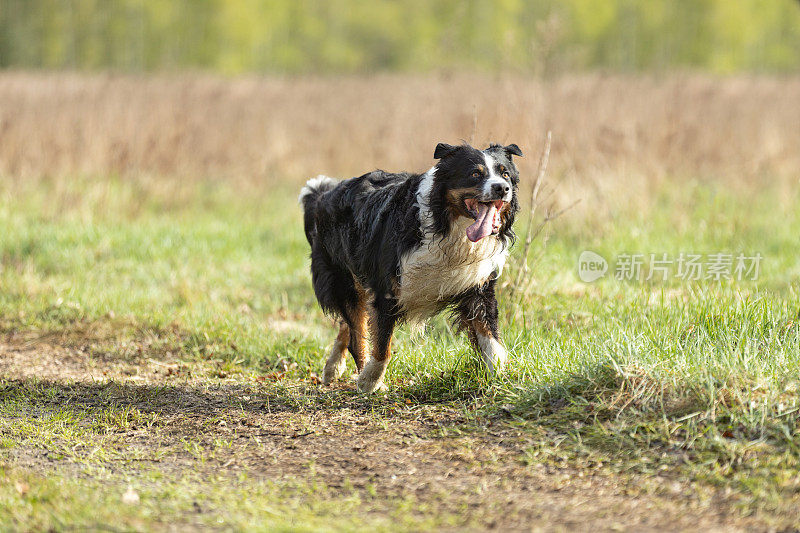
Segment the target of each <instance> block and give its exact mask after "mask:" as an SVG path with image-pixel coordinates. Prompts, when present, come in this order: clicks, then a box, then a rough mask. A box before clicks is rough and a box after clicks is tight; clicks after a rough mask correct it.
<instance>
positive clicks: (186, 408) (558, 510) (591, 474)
mask: <svg viewBox="0 0 800 533" xmlns="http://www.w3.org/2000/svg"><path fill="white" fill-rule="evenodd" d="M273 377H278V376H273ZM0 378H1V379H2V380H0V385H2V388H0V393H3V391H5V392H8V391H10V390H13V389H19V390H22V389H25V388H26V387H31V383H36V381H34V378H35V380H39V384H40V385H41V384H42V382H44V384H45V385H46V386H47V388H48V389H49V390H50V391H51V392H50V393H49V394H48V395H46V397H44V396H43V397H37V396H35V395H33V396H32V400H31V401H32V402H33V403H34V405H35V406H36V408H37V410H38V411H39V412H41V413H46V412H47V410H48V409H52V408H55V407H57V406H61V405H64V404H68V405H70V406H72V408H73V409H76V410H83V411H84V412H87V413H92V412H93V410H96V409H98V408H100V407H102V406H105V405H108V404H109V403H113V404H114V405H117V406H126V407H130V408H135V409H136V410H137V412H139V413H141V415H140V420H139V421H138V422H136V421H134V423H133V424H131V425H128V426H126V427H122V428H120V429H119V430H118V431H117V433H116V434H115V435H114V438H113V439H111V441H110V443H109V446H111V447H113V448H115V449H116V450H118V451H120V453H126V454H134V455H136V456H137V457H142V458H143V461H142V462H141V463H139V464H140V466H138V467H137V466H133V467H131V466H125V467H120V468H128V469H129V470H130V469H131V468H133V469H135V468H144V467H153V466H154V465H155V467H157V468H158V469H160V470H162V471H164V472H165V473H167V474H170V473H174V474H180V473H181V472H183V471H187V470H192V471H197V470H201V471H202V470H203V469H208V470H209V471H212V470H213V471H215V472H217V473H220V472H227V473H230V474H231V475H236V474H237V473H240V472H243V471H245V472H247V474H248V476H251V477H253V478H266V479H271V480H292V479H297V480H302V481H314V482H321V483H324V485H326V486H327V487H330V488H332V489H333V490H335V491H336V490H338V491H342V492H345V491H369V492H370V493H371V494H375V495H377V497H378V498H382V499H385V500H391V499H393V498H406V497H411V498H414V499H415V500H416V501H424V502H428V503H431V502H434V503H435V505H436V507H437V508H439V509H441V510H442V511H446V512H451V513H456V514H467V515H469V517H470V519H471V521H472V523H473V524H478V525H479V526H480V528H493V527H496V528H499V529H503V530H531V529H533V530H574V529H581V530H582V529H587V528H589V527H591V528H593V529H601V530H615V529H635V530H676V529H685V530H704V531H713V530H720V531H722V530H724V531H731V530H738V529H742V530H744V529H748V530H750V529H764V524H762V523H760V522H759V521H758V520H756V519H752V518H742V517H740V516H738V515H737V514H736V512H735V510H734V509H732V506H731V504H730V503H729V502H727V501H726V499H725V498H723V497H722V496H721V495H720V494H719V493H718V492H714V491H711V492H709V491H707V490H705V489H704V490H702V491H699V490H698V489H697V488H696V487H695V486H693V485H691V484H689V483H686V482H682V481H680V480H677V479H673V478H670V477H669V475H668V473H666V474H667V475H664V476H663V477H662V476H652V477H648V478H646V479H637V478H636V477H635V476H633V477H632V476H620V475H615V474H613V473H610V471H609V470H603V469H578V468H574V467H570V466H564V467H557V466H553V465H552V464H540V463H537V462H535V461H528V462H526V461H525V458H526V449H527V448H529V446H530V442H531V440H530V433H526V432H525V431H521V430H518V429H515V428H514V427H513V426H512V425H511V424H510V423H507V422H502V421H495V422H494V423H492V424H491V426H476V425H475V424H474V423H472V424H466V425H465V424H464V422H465V421H464V420H463V419H462V417H461V416H460V415H459V413H458V412H456V411H454V410H453V409H451V408H448V407H446V406H437V405H433V406H417V405H405V406H396V407H395V406H391V405H390V406H389V407H388V411H387V408H386V406H382V407H380V409H377V410H379V411H380V410H381V409H383V411H382V412H380V413H377V414H376V407H375V404H374V403H373V402H370V401H367V400H364V399H363V398H361V397H358V396H357V395H355V394H353V392H352V391H351V390H350V389H351V387H350V386H349V385H342V386H340V388H338V389H333V390H330V389H324V388H322V387H319V386H315V385H312V384H309V383H307V382H298V381H291V380H281V381H272V380H271V379H270V378H269V377H268V378H267V379H265V378H264V376H258V375H255V374H246V373H233V374H231V375H228V374H227V373H226V372H224V371H220V370H218V369H216V368H215V367H214V366H213V365H208V364H204V363H185V362H180V361H177V360H166V361H165V360H156V359H152V358H148V357H147V354H146V353H145V354H141V355H135V356H132V357H129V358H127V359H119V358H114V357H110V356H102V355H101V356H98V355H94V356H91V355H89V354H87V353H85V352H83V351H81V350H79V349H71V348H63V347H59V346H54V345H51V344H44V343H42V342H35V343H27V344H26V343H22V342H16V341H12V342H10V343H8V342H7V343H5V344H0ZM3 380H4V381H3ZM53 390H55V392H52V391H53ZM42 416H44V415H42ZM187 438H188V439H191V440H192V442H195V443H196V444H197V449H196V451H195V452H190V451H186V450H185V449H184V448H185V446H181V443H183V442H185V439H187ZM220 439H222V440H223V441H224V442H226V443H229V444H226V445H225V446H222V447H220V446H219V445H218V443H219V441H220ZM4 453H5V457H4V458H5V459H6V460H7V461H8V462H10V463H11V464H12V465H15V466H17V467H20V468H24V469H28V470H34V471H37V472H40V473H43V474H46V473H47V472H48V471H51V470H52V469H56V468H62V467H66V465H64V464H60V462H59V461H58V460H55V461H54V460H53V459H51V458H48V453H47V450H46V449H41V448H39V447H35V446H26V445H25V443H22V444H21V445H19V446H15V447H12V448H11V449H10V451H7V452H4ZM2 457H3V456H0V458H2ZM153 458H157V459H153Z"/></svg>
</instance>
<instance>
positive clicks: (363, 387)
mask: <svg viewBox="0 0 800 533" xmlns="http://www.w3.org/2000/svg"><path fill="white" fill-rule="evenodd" d="M385 373H386V361H376V360H375V359H370V360H369V362H367V364H366V366H365V367H364V370H362V371H361V374H359V375H358V383H357V384H356V387H357V388H358V392H363V393H365V394H370V393H372V392H375V391H377V390H386V385H385V384H384V383H383V376H384V374H385Z"/></svg>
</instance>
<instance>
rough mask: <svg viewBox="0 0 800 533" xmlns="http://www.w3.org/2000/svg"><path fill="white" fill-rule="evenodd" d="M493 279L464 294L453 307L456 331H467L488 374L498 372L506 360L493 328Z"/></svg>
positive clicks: (504, 350)
mask: <svg viewBox="0 0 800 533" xmlns="http://www.w3.org/2000/svg"><path fill="white" fill-rule="evenodd" d="M494 285H495V282H494V280H491V281H489V282H488V283H487V284H486V285H484V286H481V287H476V288H474V289H472V290H471V291H469V292H467V293H466V294H465V295H464V296H463V297H462V298H461V300H460V301H459V302H458V305H457V306H456V309H455V311H456V315H457V318H458V321H459V324H458V325H459V329H463V330H466V331H467V335H468V336H469V341H470V344H472V347H473V348H475V351H476V352H478V353H479V354H480V355H481V357H482V358H483V362H484V363H486V367H487V368H488V369H489V371H490V372H492V373H498V372H501V371H502V370H503V369H504V368H505V366H506V361H507V359H508V354H507V352H506V349H505V348H504V347H503V345H502V344H501V343H500V335H499V334H498V329H497V299H496V298H495V295H494Z"/></svg>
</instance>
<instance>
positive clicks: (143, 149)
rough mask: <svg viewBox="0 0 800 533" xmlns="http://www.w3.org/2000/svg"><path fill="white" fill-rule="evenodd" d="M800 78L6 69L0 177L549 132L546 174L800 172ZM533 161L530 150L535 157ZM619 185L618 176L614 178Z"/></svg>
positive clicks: (120, 171)
mask: <svg viewBox="0 0 800 533" xmlns="http://www.w3.org/2000/svg"><path fill="white" fill-rule="evenodd" d="M798 124H800V78H767V77H730V78H712V77H708V76H703V75H689V74H686V75H674V76H670V77H647V76H639V77H626V76H604V75H585V76H573V77H564V78H559V79H555V80H552V81H538V80H532V79H523V78H514V77H500V78H492V77H486V76H469V75H466V74H459V75H452V76H426V77H422V76H399V75H382V76H376V77H369V78H359V77H343V78H336V77H334V78H321V77H302V78H258V77H252V78H235V79H228V78H221V77H211V76H204V75H189V76H180V77H178V76H156V77H135V76H121V75H79V74H44V73H43V74H37V73H14V72H5V73H2V74H0V175H4V176H6V177H10V178H16V179H22V178H30V177H37V176H50V177H53V176H75V175H92V176H107V175H123V176H128V175H149V176H158V177H159V178H163V179H171V178H182V179H187V178H212V179H217V178H223V177H224V178H228V179H235V180H241V181H244V182H256V183H263V182H272V181H275V180H289V181H291V182H299V181H301V180H302V179H304V178H306V177H308V176H313V175H316V174H317V173H320V172H323V173H327V174H330V175H334V176H343V177H345V176H352V175H357V174H359V173H361V172H363V171H366V170H369V169H371V168H372V167H378V168H384V169H390V170H399V169H421V170H422V169H425V168H427V167H428V166H429V165H430V164H431V161H432V159H431V157H432V152H433V147H434V146H435V145H436V143H437V142H439V141H448V142H457V141H459V140H462V139H463V140H467V141H473V142H475V143H477V144H483V143H486V142H489V141H499V142H515V143H517V144H519V145H520V146H522V147H523V148H524V150H525V151H526V152H527V154H528V155H529V157H527V158H525V159H523V160H521V162H520V165H521V167H522V172H523V174H527V175H532V174H533V172H534V171H535V166H536V157H535V154H536V153H537V152H538V150H539V149H540V146H541V145H542V142H543V139H544V135H545V133H546V131H547V130H552V132H553V139H554V142H553V151H552V159H551V160H552V163H551V167H550V168H551V173H552V174H553V175H554V176H556V177H557V178H563V179H564V180H565V181H566V182H568V183H577V184H579V185H580V186H584V185H588V186H589V187H599V190H600V191H601V192H603V193H604V194H609V193H610V192H611V191H612V190H614V189H615V186H616V185H617V184H619V183H625V184H630V183H633V184H635V183H640V182H642V181H643V180H644V181H646V182H652V181H653V180H663V179H672V178H674V177H685V176H691V177H693V178H701V179H702V178H723V179H724V180H726V181H727V180H731V181H743V180H744V181H754V180H755V181H759V180H766V179H771V178H774V177H785V176H787V175H788V176H790V177H796V169H797V168H798V167H800V128H798ZM530 156H534V157H530ZM609 181H611V183H609Z"/></svg>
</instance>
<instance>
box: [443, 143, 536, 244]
mask: <svg viewBox="0 0 800 533" xmlns="http://www.w3.org/2000/svg"><path fill="white" fill-rule="evenodd" d="M515 155H516V156H522V151H521V150H520V149H519V147H518V146H517V145H516V144H509V145H507V146H502V145H499V144H492V145H491V146H489V147H488V148H486V149H485V150H478V149H476V148H473V147H472V146H469V145H468V144H462V145H460V146H451V145H449V144H444V143H439V144H438V145H437V146H436V151H435V152H434V154H433V157H434V158H436V159H438V160H439V162H438V163H437V165H436V172H435V175H434V176H435V177H434V185H433V188H432V190H431V208H432V209H433V215H434V226H435V227H434V229H435V230H436V231H437V232H439V233H444V234H446V233H447V232H448V231H449V230H450V227H451V226H452V223H453V222H454V221H455V220H456V219H457V218H458V217H466V218H468V219H472V220H473V221H474V222H473V223H472V224H471V225H470V226H469V227H467V230H466V232H467V238H468V239H469V240H470V241H472V242H478V241H480V240H481V239H483V238H485V237H488V236H490V235H498V236H499V237H500V238H501V239H504V240H513V238H514V233H513V232H512V230H511V225H512V224H513V223H514V216H515V214H516V212H517V209H518V208H519V203H518V202H517V186H518V184H519V172H518V171H517V167H516V166H515V165H514V162H513V161H512V159H511V158H512V156H515Z"/></svg>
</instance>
